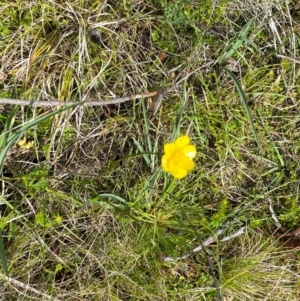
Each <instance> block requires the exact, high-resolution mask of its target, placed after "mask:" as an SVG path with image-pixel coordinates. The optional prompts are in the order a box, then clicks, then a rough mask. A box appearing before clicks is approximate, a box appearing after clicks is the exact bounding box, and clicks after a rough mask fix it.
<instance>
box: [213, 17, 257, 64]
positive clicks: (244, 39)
mask: <svg viewBox="0 0 300 301" xmlns="http://www.w3.org/2000/svg"><path fill="white" fill-rule="evenodd" d="M252 25H253V20H250V21H249V22H248V23H247V24H246V25H245V27H244V28H243V29H242V31H241V32H240V34H239V36H238V38H237V40H236V41H235V42H234V44H233V45H232V46H231V48H230V49H229V50H228V51H227V52H225V53H224V54H223V55H222V56H221V57H220V58H219V59H218V62H219V63H223V62H225V61H227V60H228V59H230V58H231V57H232V56H233V55H234V54H235V53H236V51H237V50H238V49H239V48H240V47H241V46H242V45H243V44H244V43H247V42H248V39H247V35H248V32H249V31H250V29H251V27H252Z"/></svg>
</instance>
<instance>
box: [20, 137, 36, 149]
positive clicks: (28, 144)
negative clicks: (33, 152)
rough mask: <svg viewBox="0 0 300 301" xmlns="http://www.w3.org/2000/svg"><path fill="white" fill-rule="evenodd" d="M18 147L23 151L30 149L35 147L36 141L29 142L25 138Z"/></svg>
mask: <svg viewBox="0 0 300 301" xmlns="http://www.w3.org/2000/svg"><path fill="white" fill-rule="evenodd" d="M18 145H19V146H20V147H21V148H23V149H30V148H32V147H33V146H34V141H29V142H27V139H26V137H24V138H23V139H20V140H19V142H18Z"/></svg>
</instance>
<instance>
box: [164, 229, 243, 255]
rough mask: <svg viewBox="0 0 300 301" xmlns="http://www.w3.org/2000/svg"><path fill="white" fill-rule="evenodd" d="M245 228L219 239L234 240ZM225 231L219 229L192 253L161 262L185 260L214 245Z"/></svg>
mask: <svg viewBox="0 0 300 301" xmlns="http://www.w3.org/2000/svg"><path fill="white" fill-rule="evenodd" d="M245 228H246V227H242V228H240V229H239V230H238V231H236V232H234V233H233V234H231V235H228V236H225V237H223V238H222V239H220V241H223V242H224V241H227V240H230V239H232V238H235V237H237V236H239V235H241V234H243V233H244V230H245ZM224 230H225V229H219V230H218V231H217V232H216V233H215V234H214V235H213V236H210V237H209V238H207V239H206V240H205V241H204V242H202V243H201V244H200V245H199V246H198V247H196V248H194V249H193V250H192V251H190V252H188V253H186V254H184V255H182V256H179V257H170V256H169V257H162V260H163V261H177V260H182V259H186V258H188V257H190V256H192V255H194V254H196V253H198V252H200V251H201V250H202V249H203V247H207V246H209V245H210V244H212V243H214V242H216V241H217V238H218V236H219V235H220V234H222V233H223V232H224Z"/></svg>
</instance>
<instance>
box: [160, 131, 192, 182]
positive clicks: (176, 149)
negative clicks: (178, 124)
mask: <svg viewBox="0 0 300 301" xmlns="http://www.w3.org/2000/svg"><path fill="white" fill-rule="evenodd" d="M164 151H165V153H164V155H163V156H162V159H161V166H162V168H163V170H164V171H166V172H170V173H171V174H172V175H173V176H174V177H175V178H177V179H182V178H184V177H185V176H186V175H187V173H188V172H189V171H191V170H192V169H194V167H195V164H194V162H193V159H194V158H195V156H196V153H197V151H196V147H195V146H194V145H191V144H190V138H189V137H188V136H181V137H179V138H177V139H176V140H175V142H174V143H166V144H165V146H164Z"/></svg>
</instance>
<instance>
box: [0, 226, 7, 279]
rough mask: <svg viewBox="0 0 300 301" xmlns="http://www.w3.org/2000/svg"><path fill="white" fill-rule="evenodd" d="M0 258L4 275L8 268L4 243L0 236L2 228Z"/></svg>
mask: <svg viewBox="0 0 300 301" xmlns="http://www.w3.org/2000/svg"><path fill="white" fill-rule="evenodd" d="M0 260H1V263H2V266H3V269H4V272H5V274H6V275H8V268H7V261H6V256H5V251H4V243H3V237H2V229H0Z"/></svg>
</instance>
